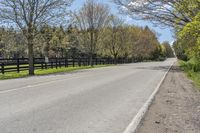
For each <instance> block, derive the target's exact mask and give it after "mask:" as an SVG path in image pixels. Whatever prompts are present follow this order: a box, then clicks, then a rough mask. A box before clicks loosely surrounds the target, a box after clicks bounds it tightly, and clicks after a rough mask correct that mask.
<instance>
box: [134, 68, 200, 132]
mask: <svg viewBox="0 0 200 133" xmlns="http://www.w3.org/2000/svg"><path fill="white" fill-rule="evenodd" d="M198 132H200V92H199V91H198V90H197V89H196V88H195V87H194V86H193V83H192V81H190V80H189V79H188V78H187V77H186V76H185V74H184V73H183V72H182V71H181V70H180V68H179V67H177V65H174V66H173V67H172V69H171V70H170V72H169V73H168V75H167V77H166V79H165V81H164V82H163V84H162V85H161V87H160V90H159V92H158V94H157V95H156V97H155V100H154V101H153V103H152V105H151V107H150V108H149V110H148V112H147V113H146V115H145V117H144V119H143V120H142V122H141V124H140V127H139V128H138V131H137V133H198Z"/></svg>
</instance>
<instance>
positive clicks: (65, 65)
mask: <svg viewBox="0 0 200 133" xmlns="http://www.w3.org/2000/svg"><path fill="white" fill-rule="evenodd" d="M65 67H67V61H66V58H65Z"/></svg>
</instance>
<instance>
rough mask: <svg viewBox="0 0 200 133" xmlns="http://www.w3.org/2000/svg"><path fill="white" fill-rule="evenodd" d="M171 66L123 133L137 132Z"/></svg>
mask: <svg viewBox="0 0 200 133" xmlns="http://www.w3.org/2000/svg"><path fill="white" fill-rule="evenodd" d="M173 65H174V62H173V63H172V64H171V66H170V67H169V69H168V71H167V72H166V73H165V75H164V76H163V78H162V79H161V81H160V82H159V84H158V85H157V87H156V88H155V90H154V92H153V93H152V94H151V96H150V97H149V99H148V100H147V101H146V102H145V104H144V105H143V106H142V108H140V110H139V112H138V113H137V114H136V116H134V118H133V119H132V121H131V123H130V124H129V125H128V127H127V128H126V129H125V131H124V132H123V133H136V132H137V129H138V127H139V124H140V122H141V120H142V119H143V118H144V116H145V114H146V112H147V110H148V109H149V107H150V105H151V104H152V102H153V100H154V98H155V95H156V94H157V92H158V90H159V88H160V86H161V85H162V83H163V81H164V80H165V78H166V76H167V74H168V72H169V71H170V70H171V68H172V66H173Z"/></svg>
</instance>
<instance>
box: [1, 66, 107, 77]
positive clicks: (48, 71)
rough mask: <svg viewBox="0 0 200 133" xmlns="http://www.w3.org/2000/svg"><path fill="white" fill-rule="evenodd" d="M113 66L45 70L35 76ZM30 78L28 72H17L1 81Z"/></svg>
mask: <svg viewBox="0 0 200 133" xmlns="http://www.w3.org/2000/svg"><path fill="white" fill-rule="evenodd" d="M107 66H111V65H96V66H94V67H91V66H81V67H78V66H76V67H67V68H65V67H61V68H58V69H56V68H53V69H43V70H40V69H38V70H35V75H36V76H37V75H48V74H56V73H63V72H72V71H76V70H82V69H92V68H99V67H107ZM23 77H28V71H21V72H20V73H16V72H9V73H5V74H0V80H5V79H15V78H23Z"/></svg>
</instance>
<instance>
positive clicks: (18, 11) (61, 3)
mask: <svg viewBox="0 0 200 133" xmlns="http://www.w3.org/2000/svg"><path fill="white" fill-rule="evenodd" d="M72 1H73V0H0V21H1V22H3V23H5V22H9V23H10V24H13V25H14V27H18V28H19V29H20V30H21V31H22V33H23V35H24V36H25V37H26V39H27V45H28V58H29V75H34V52H33V51H34V49H33V45H34V38H35V36H36V32H37V29H38V27H39V26H41V25H43V24H45V23H51V22H55V21H56V20H59V19H61V18H63V17H64V16H63V15H64V14H66V10H67V6H69V5H70V4H71V3H72Z"/></svg>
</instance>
